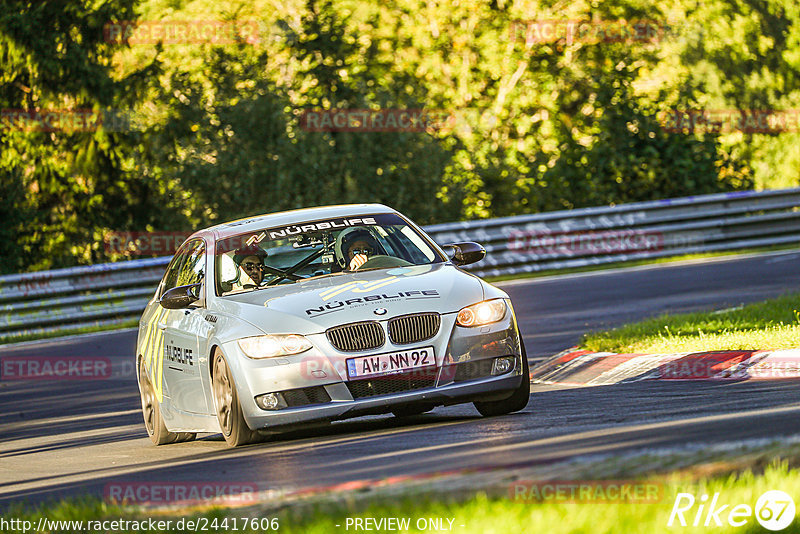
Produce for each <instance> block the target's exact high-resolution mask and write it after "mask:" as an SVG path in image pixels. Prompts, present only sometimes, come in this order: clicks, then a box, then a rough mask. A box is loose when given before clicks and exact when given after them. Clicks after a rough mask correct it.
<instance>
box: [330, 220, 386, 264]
mask: <svg viewBox="0 0 800 534" xmlns="http://www.w3.org/2000/svg"><path fill="white" fill-rule="evenodd" d="M342 234H343V235H342V236H341V257H340V258H339V265H340V266H341V267H342V268H344V266H345V265H347V268H348V269H349V270H351V271H355V270H357V269H358V268H359V267H361V266H362V265H364V264H365V263H367V261H368V260H369V259H370V258H371V257H373V256H376V255H381V254H385V252H384V251H383V247H381V245H380V244H379V243H378V241H377V240H376V239H375V237H374V236H373V235H372V234H371V233H370V231H369V230H367V229H365V228H353V229H351V230H349V231H347V230H345V232H342Z"/></svg>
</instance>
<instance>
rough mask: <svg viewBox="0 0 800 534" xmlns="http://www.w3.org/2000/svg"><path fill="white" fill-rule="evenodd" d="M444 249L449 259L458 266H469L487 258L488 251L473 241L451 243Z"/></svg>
mask: <svg viewBox="0 0 800 534" xmlns="http://www.w3.org/2000/svg"><path fill="white" fill-rule="evenodd" d="M442 248H444V251H445V252H446V253H447V257H448V258H450V260H451V261H452V262H453V263H455V264H456V265H469V264H470V263H476V262H479V261H481V260H482V259H483V258H485V257H486V249H485V248H483V246H481V245H479V244H478V243H473V242H472V241H466V242H464V243H451V244H449V245H445V246H444V247H442Z"/></svg>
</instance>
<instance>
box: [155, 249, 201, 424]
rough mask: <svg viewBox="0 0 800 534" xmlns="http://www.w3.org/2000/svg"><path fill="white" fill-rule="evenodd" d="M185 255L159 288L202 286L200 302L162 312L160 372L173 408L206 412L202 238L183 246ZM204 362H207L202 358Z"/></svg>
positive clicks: (160, 322)
mask: <svg viewBox="0 0 800 534" xmlns="http://www.w3.org/2000/svg"><path fill="white" fill-rule="evenodd" d="M185 246H186V249H185V253H184V254H183V258H182V260H181V263H180V265H179V266H177V268H176V270H175V273H174V275H173V276H171V277H168V278H167V279H166V282H167V283H165V284H164V287H162V290H161V291H162V294H163V292H164V291H166V290H168V289H171V288H172V287H177V286H183V285H189V284H197V283H201V284H202V285H201V287H200V289H199V292H198V296H199V297H200V298H199V300H198V301H197V302H196V303H194V304H193V305H191V306H190V307H189V308H186V309H182V310H167V309H164V312H162V313H163V315H162V317H161V318H160V321H159V323H158V328H159V329H160V330H162V331H163V332H164V343H163V349H162V350H163V358H162V361H163V373H164V378H165V382H166V383H167V390H168V395H169V397H170V399H171V401H172V406H173V407H174V408H175V409H178V410H180V411H183V412H190V413H201V414H207V413H209V408H208V406H209V404H208V400H209V399H207V397H206V394H205V392H204V388H203V387H202V383H201V378H200V365H201V363H202V362H201V361H200V360H201V358H200V357H201V354H202V353H201V352H200V344H199V335H200V333H201V332H205V329H206V321H205V318H204V313H203V312H204V310H205V290H206V288H205V274H206V272H208V271H207V260H208V258H207V254H206V245H205V242H204V241H203V240H202V239H194V240H192V241H190V242H188V243H186V245H185ZM203 360H204V361H206V363H207V359H206V358H203Z"/></svg>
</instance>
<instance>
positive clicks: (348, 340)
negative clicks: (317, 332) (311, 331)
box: [325, 321, 386, 352]
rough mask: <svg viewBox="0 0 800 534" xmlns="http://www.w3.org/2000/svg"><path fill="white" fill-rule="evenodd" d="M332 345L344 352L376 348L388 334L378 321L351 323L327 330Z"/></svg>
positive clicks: (384, 340)
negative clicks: (385, 333)
mask: <svg viewBox="0 0 800 534" xmlns="http://www.w3.org/2000/svg"><path fill="white" fill-rule="evenodd" d="M325 336H327V338H328V341H330V343H331V345H333V346H334V347H336V348H337V349H339V350H341V351H343V352H357V351H360V350H369V349H376V348H378V347H381V346H383V344H384V343H385V342H386V336H385V335H384V333H383V328H381V325H380V324H379V323H378V322H377V321H365V322H362V323H351V324H345V325H342V326H336V327H333V328H329V329H328V330H326V331H325Z"/></svg>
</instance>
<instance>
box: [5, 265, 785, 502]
mask: <svg viewBox="0 0 800 534" xmlns="http://www.w3.org/2000/svg"><path fill="white" fill-rule="evenodd" d="M799 260H800V251H790V252H780V253H771V254H764V255H760V256H752V257H739V258H735V259H724V260H713V261H703V262H687V263H681V264H666V265H657V266H649V267H642V268H633V269H623V270H618V271H605V272H597V273H587V274H580V275H568V276H559V277H551V278H545V279H531V280H520V281H514V282H507V283H504V284H501V285H502V286H503V288H504V289H505V290H506V291H508V292H509V294H510V295H511V297H512V300H513V302H514V304H515V309H516V312H517V316H518V318H519V321H520V328H521V330H522V332H523V335H524V336H525V339H526V345H527V347H528V352H529V356H530V357H531V359H532V360H533V361H534V362H535V361H536V360H539V359H541V358H542V357H545V356H548V355H551V354H554V353H556V352H558V351H560V350H563V349H565V348H567V347H569V346H571V345H573V344H575V343H577V342H578V340H579V339H580V336H581V335H582V334H583V333H584V332H586V331H588V330H592V329H598V328H605V327H610V326H615V325H619V324H623V323H626V322H629V321H633V320H637V319H641V318H644V317H647V316H652V315H657V314H660V313H666V312H681V311H690V310H700V309H720V308H726V307H731V306H737V305H739V304H742V303H746V302H752V301H757V300H760V299H763V298H767V297H771V296H777V295H780V294H783V293H787V292H797V291H800V269H798V268H797V266H798V261H799ZM134 343H135V332H132V331H123V332H116V333H107V334H102V335H92V336H83V337H78V338H72V339H67V340H61V341H54V342H47V343H37V344H26V345H23V346H19V347H3V348H0V357H7V356H12V357H13V356H36V357H45V356H104V357H108V358H110V359H111V360H112V362H113V363H114V366H115V369H116V370H117V372H118V376H115V377H114V378H111V379H108V380H96V381H83V382H78V381H14V380H3V381H0V407H2V409H1V410H0V508H6V507H7V506H9V505H10V504H12V503H16V502H28V503H35V502H40V501H43V500H49V499H52V498H57V497H64V496H74V495H79V494H92V495H96V496H102V495H103V491H104V488H105V487H106V486H107V485H108V484H114V483H130V482H142V483H155V482H188V481H192V482H200V481H204V482H210V483H224V482H228V483H236V482H239V483H253V482H257V483H259V484H260V486H261V487H262V488H270V489H279V490H280V489H283V490H297V489H302V488H308V487H316V486H320V485H333V484H341V483H346V482H351V481H356V480H365V479H383V478H386V477H392V476H400V475H422V474H427V473H431V472H438V471H449V470H458V469H473V468H486V467H492V466H497V467H500V466H508V465H509V464H517V465H536V464H539V465H547V464H551V465H555V464H557V462H559V461H562V460H570V459H575V458H578V457H582V456H585V455H598V454H599V455H619V454H624V453H629V452H636V451H643V450H646V451H652V450H659V451H664V450H672V449H680V448H686V447H706V446H709V445H723V446H725V445H730V444H735V443H740V442H743V441H748V442H752V440H766V441H781V440H788V439H796V438H797V437H798V436H800V381H798V380H793V379H786V380H775V381H741V382H704V381H691V382H682V381H678V382H639V383H635V384H626V385H614V386H603V387H594V388H578V389H576V388H559V387H553V386H534V387H533V394H532V397H531V401H530V403H529V405H528V408H527V409H526V410H524V411H523V412H521V413H517V414H512V415H508V416H504V417H497V418H488V419H484V418H481V417H480V416H478V414H477V412H476V411H475V410H474V409H473V408H472V407H471V406H469V405H467V406H455V407H449V408H437V409H436V410H434V411H433V412H432V413H430V414H426V415H422V416H418V417H414V418H408V419H405V420H398V419H395V418H393V417H391V416H373V417H367V418H361V419H356V420H352V421H346V422H340V423H335V424H333V425H330V426H329V427H326V428H320V429H315V430H310V431H305V432H302V433H301V432H293V433H288V434H284V435H281V436H277V437H273V438H271V439H269V440H268V441H266V442H263V443H258V444H254V445H251V446H248V447H244V448H240V449H229V448H227V446H226V445H225V442H224V441H223V440H222V438H221V437H220V436H219V435H216V436H214V435H211V436H205V437H202V439H200V440H198V441H195V442H192V443H184V444H177V445H169V446H163V447H154V446H152V445H151V444H150V441H149V440H148V439H147V436H146V433H145V430H144V427H143V425H142V422H141V414H140V408H139V398H138V392H137V388H136V380H135V377H134V376H133V374H132V373H130V368H131V366H129V365H127V364H126V362H129V361H132V359H133V349H134Z"/></svg>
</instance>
